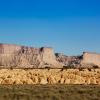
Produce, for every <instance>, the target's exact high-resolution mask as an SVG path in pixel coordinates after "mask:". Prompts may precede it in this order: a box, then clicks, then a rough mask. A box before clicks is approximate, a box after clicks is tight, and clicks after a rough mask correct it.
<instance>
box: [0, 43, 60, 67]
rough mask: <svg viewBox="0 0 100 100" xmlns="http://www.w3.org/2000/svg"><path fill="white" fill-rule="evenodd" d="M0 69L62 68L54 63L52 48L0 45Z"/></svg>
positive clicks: (57, 63)
mask: <svg viewBox="0 0 100 100" xmlns="http://www.w3.org/2000/svg"><path fill="white" fill-rule="evenodd" d="M0 67H3V68H4V67H6V68H10V67H12V68H45V67H51V68H52V67H53V68H56V67H57V68H59V67H62V66H61V64H60V63H59V62H57V61H56V57H55V54H54V52H53V49H52V48H47V47H46V48H44V47H42V48H32V47H25V46H17V45H9V44H0Z"/></svg>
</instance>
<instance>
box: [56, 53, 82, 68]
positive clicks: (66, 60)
mask: <svg viewBox="0 0 100 100" xmlns="http://www.w3.org/2000/svg"><path fill="white" fill-rule="evenodd" d="M55 55H56V59H57V61H58V62H60V63H62V64H63V66H65V67H76V66H80V63H81V60H82V55H81V56H66V55H63V54H60V53H56V54H55Z"/></svg>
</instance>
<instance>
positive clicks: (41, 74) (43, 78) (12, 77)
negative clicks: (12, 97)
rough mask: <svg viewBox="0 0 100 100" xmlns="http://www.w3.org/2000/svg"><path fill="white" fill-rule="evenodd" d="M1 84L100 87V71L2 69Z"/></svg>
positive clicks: (0, 72)
mask: <svg viewBox="0 0 100 100" xmlns="http://www.w3.org/2000/svg"><path fill="white" fill-rule="evenodd" d="M0 84H43V85H44V84H98V85H100V69H91V71H90V70H88V69H83V70H81V71H80V70H79V69H67V70H63V71H62V70H61V69H50V70H48V69H27V70H24V69H12V70H11V69H1V70H0Z"/></svg>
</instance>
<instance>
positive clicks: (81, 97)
mask: <svg viewBox="0 0 100 100" xmlns="http://www.w3.org/2000/svg"><path fill="white" fill-rule="evenodd" d="M0 100H100V86H98V85H1V86H0Z"/></svg>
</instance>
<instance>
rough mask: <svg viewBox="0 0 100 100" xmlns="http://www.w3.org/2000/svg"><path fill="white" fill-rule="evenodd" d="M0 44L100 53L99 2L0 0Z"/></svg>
mask: <svg viewBox="0 0 100 100" xmlns="http://www.w3.org/2000/svg"><path fill="white" fill-rule="evenodd" d="M0 42H1V43H11V44H19V45H27V46H33V47H41V46H49V47H53V48H54V49H55V52H61V53H65V54H67V55H77V54H81V53H82V52H83V51H91V52H98V53H100V45H99V43H100V1H99V0H0Z"/></svg>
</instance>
